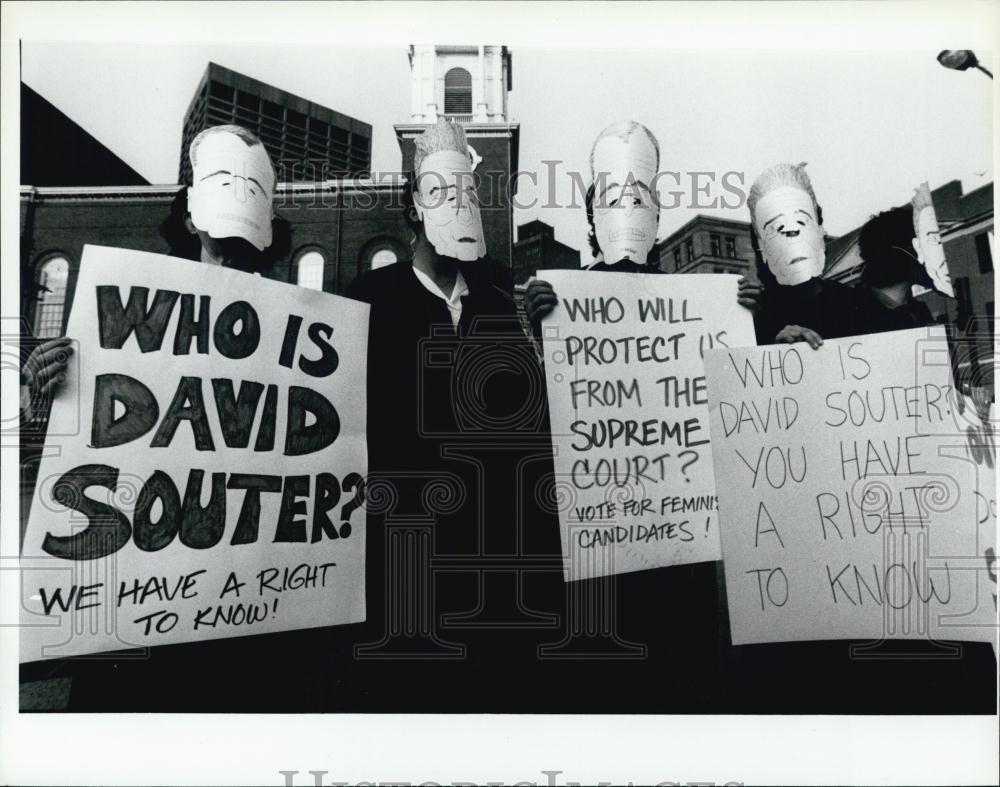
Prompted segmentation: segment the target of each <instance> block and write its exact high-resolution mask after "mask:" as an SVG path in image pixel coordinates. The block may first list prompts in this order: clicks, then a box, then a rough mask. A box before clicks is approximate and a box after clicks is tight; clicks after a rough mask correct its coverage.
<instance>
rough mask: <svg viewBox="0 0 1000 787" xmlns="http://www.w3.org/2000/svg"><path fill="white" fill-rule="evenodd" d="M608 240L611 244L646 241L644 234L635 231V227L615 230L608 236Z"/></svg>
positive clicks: (640, 231)
mask: <svg viewBox="0 0 1000 787" xmlns="http://www.w3.org/2000/svg"><path fill="white" fill-rule="evenodd" d="M608 239H609V240H610V241H611V242H612V243H615V242H618V241H623V240H636V241H643V240H646V233H645V232H643V231H642V230H637V229H635V227H626V228H625V229H621V230H615V231H614V232H612V233H611V234H610V235H609V237H608Z"/></svg>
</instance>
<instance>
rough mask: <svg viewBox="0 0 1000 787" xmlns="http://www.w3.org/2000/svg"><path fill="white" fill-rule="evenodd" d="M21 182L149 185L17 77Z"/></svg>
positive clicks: (35, 183)
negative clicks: (19, 87)
mask: <svg viewBox="0 0 1000 787" xmlns="http://www.w3.org/2000/svg"><path fill="white" fill-rule="evenodd" d="M110 109H111V110H112V111H113V110H114V107H111V108H110ZM21 184H23V185H25V186H148V185H149V181H148V180H146V179H145V178H144V177H142V175H140V174H139V173H138V172H136V171H135V170H134V169H132V167H130V166H129V165H128V164H126V163H125V162H124V161H122V160H121V159H120V158H118V156H116V155H115V154H114V153H113V152H112V151H111V150H110V148H108V147H106V146H104V145H103V144H101V142H99V141H98V140H97V139H95V138H94V137H93V136H92V135H91V134H89V133H88V132H86V131H84V129H83V128H81V127H80V125H79V124H77V123H75V122H73V120H71V119H70V118H69V117H68V116H67V115H65V114H64V113H63V112H61V111H60V110H58V109H57V108H56V107H55V106H54V105H53V104H52V103H51V102H50V101H48V100H47V99H45V98H43V97H42V96H40V95H39V94H38V93H36V92H35V91H34V90H32V89H31V88H30V87H28V86H27V85H26V84H24V82H22V83H21Z"/></svg>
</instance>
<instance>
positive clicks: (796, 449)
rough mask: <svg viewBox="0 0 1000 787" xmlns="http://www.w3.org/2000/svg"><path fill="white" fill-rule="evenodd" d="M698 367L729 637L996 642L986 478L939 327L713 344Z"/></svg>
mask: <svg viewBox="0 0 1000 787" xmlns="http://www.w3.org/2000/svg"><path fill="white" fill-rule="evenodd" d="M705 371H706V377H707V380H708V390H709V398H710V410H711V431H712V445H713V452H714V461H715V473H716V477H717V478H725V479H726V482H725V483H724V484H720V486H719V508H720V526H721V529H722V552H723V561H724V564H725V571H726V586H727V591H728V601H729V616H730V623H731V627H732V638H733V643H734V644H737V645H739V644H745V643H754V642H775V641H784V640H820V639H868V640H882V639H934V640H978V641H990V640H992V639H993V638H995V636H996V631H997V630H996V623H995V615H996V606H995V602H994V600H993V599H992V598H990V596H989V595H988V593H987V592H984V589H986V588H987V587H988V585H989V579H988V574H987V570H988V566H987V565H986V561H984V555H985V550H986V548H987V546H988V545H991V544H993V543H994V540H995V529H996V525H995V519H991V518H990V517H989V516H984V515H982V514H981V513H977V511H978V510H979V509H980V508H981V507H982V499H983V498H984V496H985V499H986V502H987V505H988V501H989V499H993V497H994V495H993V483H994V481H993V479H994V475H993V472H992V467H990V468H989V469H988V471H987V470H985V469H984V468H985V459H984V461H983V463H982V465H977V463H976V461H974V460H973V457H972V454H971V452H970V449H969V443H968V440H967V436H966V431H965V426H966V424H967V422H968V418H975V414H974V413H973V412H970V411H969V410H968V409H967V408H966V409H965V412H964V414H960V413H959V406H958V398H959V397H956V395H955V391H954V390H953V388H952V377H951V368H950V364H949V361H948V345H947V341H946V338H945V333H944V330H943V329H942V328H940V327H934V328H920V329H914V330H910V331H896V332H893V333H885V334H879V335H872V336H858V337H850V338H846V339H840V340H836V341H826V342H825V343H824V344H823V346H822V347H821V348H820V349H819V350H812V349H811V348H810V347H809V346H808V345H806V344H796V345H773V346H768V347H759V348H750V349H740V350H719V351H712V352H710V353H708V355H707V356H706V359H705ZM992 588H993V593H995V592H996V585H995V584H993V585H992Z"/></svg>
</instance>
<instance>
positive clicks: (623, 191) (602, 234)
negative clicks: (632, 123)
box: [591, 129, 660, 265]
mask: <svg viewBox="0 0 1000 787" xmlns="http://www.w3.org/2000/svg"><path fill="white" fill-rule="evenodd" d="M657 159H658V156H657V153H656V148H655V147H653V143H652V141H651V140H650V139H649V137H648V136H647V135H646V133H645V132H644V131H643V130H642V129H638V130H636V131H635V132H633V133H632V134H631V136H630V137H629V138H628V139H627V140H626V139H622V138H621V137H619V136H607V137H602V138H600V139H598V141H597V144H595V145H594V150H593V153H592V157H591V160H592V166H593V176H594V183H595V192H594V234H595V235H596V236H597V245H598V246H600V248H601V253H602V254H603V255H604V261H605V262H607V263H609V264H614V263H616V262H620V261H621V260H625V259H628V260H631V261H632V262H635V263H638V264H640V265H644V264H645V263H646V258H647V256H648V255H649V252H650V250H651V249H652V248H653V244H654V243H655V242H656V230H657V226H658V224H659V219H660V211H659V206H658V205H657V201H656V199H655V195H653V194H652V193H651V192H650V189H649V184H650V183H652V182H654V178H655V177H656V168H657Z"/></svg>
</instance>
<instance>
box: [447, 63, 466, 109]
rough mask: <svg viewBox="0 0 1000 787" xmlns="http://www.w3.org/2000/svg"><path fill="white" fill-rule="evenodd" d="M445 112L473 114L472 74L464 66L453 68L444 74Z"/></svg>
mask: <svg viewBox="0 0 1000 787" xmlns="http://www.w3.org/2000/svg"><path fill="white" fill-rule="evenodd" d="M444 113H445V114H446V115H471V114H472V74H470V73H469V72H468V71H466V70H465V69H464V68H452V69H450V70H449V71H448V73H447V74H445V75H444Z"/></svg>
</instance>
